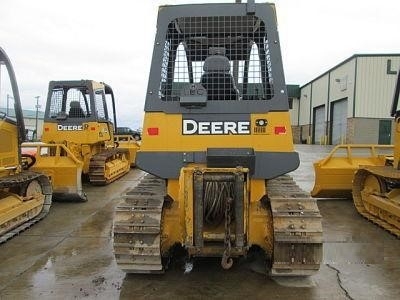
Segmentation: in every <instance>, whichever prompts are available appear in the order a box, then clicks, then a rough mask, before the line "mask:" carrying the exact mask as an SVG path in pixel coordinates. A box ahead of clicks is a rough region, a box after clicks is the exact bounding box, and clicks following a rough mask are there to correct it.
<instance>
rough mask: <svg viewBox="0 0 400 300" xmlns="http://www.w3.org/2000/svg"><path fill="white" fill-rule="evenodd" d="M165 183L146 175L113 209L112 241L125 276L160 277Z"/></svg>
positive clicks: (161, 269) (162, 269)
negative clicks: (156, 274)
mask: <svg viewBox="0 0 400 300" xmlns="http://www.w3.org/2000/svg"><path fill="white" fill-rule="evenodd" d="M164 195H165V181H164V180H162V179H159V178H157V177H154V176H152V175H149V174H147V175H146V176H144V178H143V179H142V180H141V181H140V183H139V184H138V185H137V186H136V187H135V188H133V189H132V190H130V191H128V192H127V193H126V194H125V195H124V196H123V201H122V202H121V203H120V204H119V205H118V206H117V207H116V209H115V216H114V224H113V238H114V255H115V258H116V261H117V264H118V266H119V267H120V268H121V270H123V271H125V272H126V273H163V272H164V268H163V265H162V257H161V243H160V242H161V226H162V222H161V220H162V208H163V204H164Z"/></svg>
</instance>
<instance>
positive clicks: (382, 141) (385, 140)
mask: <svg viewBox="0 0 400 300" xmlns="http://www.w3.org/2000/svg"><path fill="white" fill-rule="evenodd" d="M391 135H392V121H391V120H379V139H378V144H379V145H390V142H391V141H390V140H391Z"/></svg>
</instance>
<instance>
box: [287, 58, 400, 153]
mask: <svg viewBox="0 0 400 300" xmlns="http://www.w3.org/2000/svg"><path fill="white" fill-rule="evenodd" d="M399 67H400V54H356V55H353V56H352V57H350V58H348V59H346V60H345V61H343V62H341V63H340V64H338V65H336V66H335V67H333V68H332V69H330V70H328V71H327V72H325V73H323V74H322V75H320V76H318V77H317V78H315V79H313V80H312V81H310V82H309V83H307V84H305V85H303V86H302V87H300V99H297V100H296V99H295V100H294V101H295V102H297V103H293V111H292V125H293V133H294V141H295V142H298V141H301V142H303V143H305V142H308V143H313V144H333V145H335V144H339V143H372V144H378V143H379V144H390V143H393V140H392V137H393V134H392V130H393V128H394V126H393V124H392V123H393V120H392V118H391V117H390V113H389V112H390V107H391V102H392V97H393V92H394V86H395V81H396V74H397V72H398V70H399ZM296 114H297V115H296ZM296 118H297V119H296Z"/></svg>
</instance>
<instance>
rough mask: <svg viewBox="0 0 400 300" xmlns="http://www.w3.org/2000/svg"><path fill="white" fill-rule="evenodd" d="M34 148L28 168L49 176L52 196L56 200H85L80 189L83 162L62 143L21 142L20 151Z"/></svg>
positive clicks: (24, 151)
mask: <svg viewBox="0 0 400 300" xmlns="http://www.w3.org/2000/svg"><path fill="white" fill-rule="evenodd" d="M32 149H34V153H35V160H36V161H35V163H34V164H33V166H32V167H31V168H30V170H33V171H37V172H40V173H44V174H46V175H47V176H49V177H50V180H51V183H52V186H53V196H54V198H56V199H58V200H67V201H87V198H86V194H85V193H84V192H83V189H82V178H81V176H82V168H83V162H82V161H81V160H79V159H77V158H76V156H75V155H74V154H73V153H72V152H71V151H70V150H69V149H68V148H67V147H66V146H65V145H63V144H44V143H23V144H22V152H23V153H26V152H27V151H28V150H32Z"/></svg>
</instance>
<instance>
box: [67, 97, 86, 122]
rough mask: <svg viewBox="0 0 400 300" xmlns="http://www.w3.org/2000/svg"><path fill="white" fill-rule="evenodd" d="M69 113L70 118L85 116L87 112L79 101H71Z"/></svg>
mask: <svg viewBox="0 0 400 300" xmlns="http://www.w3.org/2000/svg"><path fill="white" fill-rule="evenodd" d="M68 115H69V117H70V118H84V117H85V113H84V112H83V109H82V107H81V104H80V103H79V101H71V103H70V104H69V113H68Z"/></svg>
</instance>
